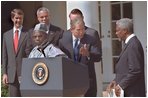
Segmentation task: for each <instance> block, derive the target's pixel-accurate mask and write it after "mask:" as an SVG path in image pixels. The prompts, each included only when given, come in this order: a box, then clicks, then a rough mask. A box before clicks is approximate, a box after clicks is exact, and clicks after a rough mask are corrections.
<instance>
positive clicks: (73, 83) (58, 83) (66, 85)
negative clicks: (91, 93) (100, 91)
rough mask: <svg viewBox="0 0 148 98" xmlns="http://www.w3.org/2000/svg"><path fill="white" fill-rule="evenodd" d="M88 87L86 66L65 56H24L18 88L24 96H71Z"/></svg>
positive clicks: (79, 93) (84, 91) (82, 91)
mask: <svg viewBox="0 0 148 98" xmlns="http://www.w3.org/2000/svg"><path fill="white" fill-rule="evenodd" d="M88 88H89V75H88V68H87V66H86V65H84V64H80V63H77V62H74V61H72V60H71V59H68V58H65V57H55V58H24V59H23V61H22V73H21V83H20V90H21V95H22V96H24V97H27V96H29V97H61V96H63V97H73V96H80V95H84V94H85V93H86V91H87V90H88Z"/></svg>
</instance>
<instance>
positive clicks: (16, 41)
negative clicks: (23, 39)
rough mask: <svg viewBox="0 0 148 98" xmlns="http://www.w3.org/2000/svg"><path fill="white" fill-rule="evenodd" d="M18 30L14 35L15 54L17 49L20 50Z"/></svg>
mask: <svg viewBox="0 0 148 98" xmlns="http://www.w3.org/2000/svg"><path fill="white" fill-rule="evenodd" d="M18 32H19V31H18V30H15V34H14V41H13V42H14V49H15V53H17V48H18Z"/></svg>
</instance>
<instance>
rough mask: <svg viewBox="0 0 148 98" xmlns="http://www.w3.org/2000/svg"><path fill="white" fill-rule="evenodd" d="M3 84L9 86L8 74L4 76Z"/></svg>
mask: <svg viewBox="0 0 148 98" xmlns="http://www.w3.org/2000/svg"><path fill="white" fill-rule="evenodd" d="M3 84H4V85H5V86H7V84H8V75H7V74H3Z"/></svg>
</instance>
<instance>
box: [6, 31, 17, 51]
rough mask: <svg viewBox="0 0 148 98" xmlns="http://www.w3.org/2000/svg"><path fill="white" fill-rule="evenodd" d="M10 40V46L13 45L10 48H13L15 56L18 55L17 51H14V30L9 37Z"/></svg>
mask: <svg viewBox="0 0 148 98" xmlns="http://www.w3.org/2000/svg"><path fill="white" fill-rule="evenodd" d="M8 38H10V40H9V41H10V45H11V46H10V47H12V49H13V52H14V54H16V53H15V49H14V43H13V42H14V40H13V29H12V30H11V31H10V34H9V35H8Z"/></svg>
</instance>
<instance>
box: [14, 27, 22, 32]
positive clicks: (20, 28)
mask: <svg viewBox="0 0 148 98" xmlns="http://www.w3.org/2000/svg"><path fill="white" fill-rule="evenodd" d="M22 28H23V26H21V27H19V29H16V28H15V27H13V32H15V31H16V30H19V32H21V30H22Z"/></svg>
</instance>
